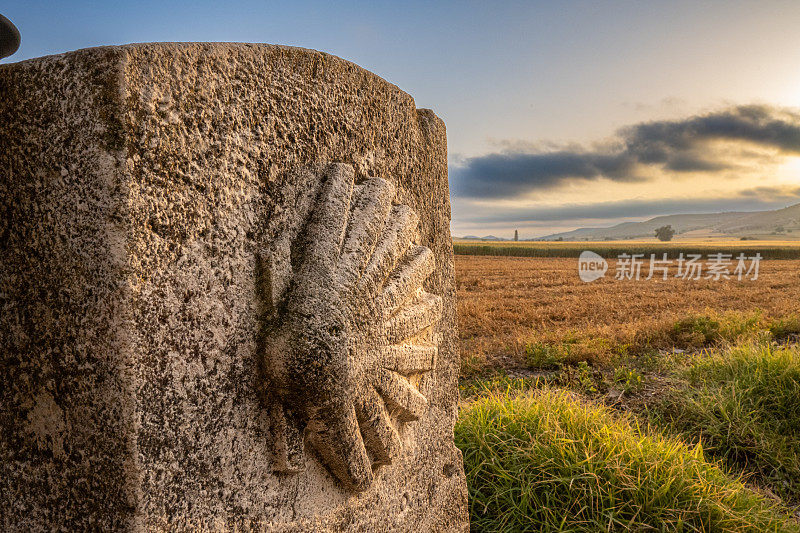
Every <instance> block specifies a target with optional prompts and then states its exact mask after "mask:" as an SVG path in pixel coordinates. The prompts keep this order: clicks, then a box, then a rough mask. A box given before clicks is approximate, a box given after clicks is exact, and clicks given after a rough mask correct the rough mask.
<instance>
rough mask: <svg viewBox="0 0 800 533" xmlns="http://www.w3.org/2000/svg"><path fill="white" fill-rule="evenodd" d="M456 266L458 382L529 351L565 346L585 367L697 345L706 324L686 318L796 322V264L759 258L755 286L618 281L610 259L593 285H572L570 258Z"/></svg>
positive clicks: (522, 360)
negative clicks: (461, 372) (623, 356)
mask: <svg viewBox="0 0 800 533" xmlns="http://www.w3.org/2000/svg"><path fill="white" fill-rule="evenodd" d="M455 265H456V277H457V285H458V316H459V328H460V336H461V350H462V360H463V361H464V373H465V374H471V373H476V372H482V371H483V370H485V369H492V370H497V369H503V368H505V369H509V368H519V367H523V366H526V357H529V356H530V354H531V347H532V346H536V345H537V343H545V344H548V345H553V344H562V345H568V347H569V348H570V350H569V357H570V358H572V359H573V360H575V361H577V360H586V361H589V362H593V361H597V360H598V359H600V360H602V359H604V358H609V357H613V355H614V354H615V353H618V352H620V351H625V352H627V351H630V352H634V353H635V352H637V351H642V350H644V349H647V348H655V349H668V348H669V347H671V346H675V347H681V348H687V349H691V348H692V347H701V346H702V345H703V344H704V343H705V341H707V340H709V339H708V335H707V333H708V332H707V331H706V330H707V329H708V327H709V326H708V325H707V324H705V325H704V324H700V325H699V326H698V325H697V324H693V323H691V317H692V316H695V315H698V316H699V315H702V316H719V317H721V318H720V320H719V321H718V323H717V324H716V326H714V325H713V324H712V326H710V327H716V328H717V329H720V328H728V329H734V330H735V327H736V324H735V323H736V321H737V320H749V321H753V320H756V321H757V320H761V319H763V320H764V327H765V328H775V327H776V326H775V324H780V323H781V322H780V319H786V320H795V321H796V313H797V310H798V303H799V302H800V260H764V261H762V262H761V267H760V274H759V278H758V279H757V280H742V281H737V280H735V279H731V280H720V281H714V280H697V281H694V280H692V281H690V280H684V279H676V278H674V277H671V278H670V279H668V280H666V281H662V280H660V279H658V280H656V279H652V280H638V281H637V280H623V281H618V280H616V279H614V272H615V269H616V264H615V261H613V260H612V261H609V273H608V274H607V276H606V277H605V278H604V279H601V280H598V281H595V282H592V283H583V282H582V281H581V280H580V279H579V278H578V271H577V260H576V259H574V258H552V257H549V258H525V257H491V256H463V255H457V256H456V257H455ZM731 317H734V319H731ZM687 320H689V322H688V323H687V322H686V321H687ZM681 324H683V325H681ZM684 326H685V327H684ZM789 329H792V328H789ZM727 333H728V334H729V335H730V334H732V333H733V334H735V331H733V332H732V333H731V331H728V332H727ZM704 335H705V338H704ZM567 362H569V361H567Z"/></svg>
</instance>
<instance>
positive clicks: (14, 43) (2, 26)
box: [0, 15, 20, 59]
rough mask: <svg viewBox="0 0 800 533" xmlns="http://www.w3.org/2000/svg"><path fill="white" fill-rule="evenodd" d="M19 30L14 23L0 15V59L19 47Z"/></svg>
mask: <svg viewBox="0 0 800 533" xmlns="http://www.w3.org/2000/svg"><path fill="white" fill-rule="evenodd" d="M19 39H20V37H19V30H18V29H17V27H16V26H14V24H13V23H12V22H11V21H10V20H8V19H7V18H5V17H4V16H3V15H0V59H2V58H4V57H8V56H10V55H11V54H13V53H14V52H16V51H17V49H18V48H19Z"/></svg>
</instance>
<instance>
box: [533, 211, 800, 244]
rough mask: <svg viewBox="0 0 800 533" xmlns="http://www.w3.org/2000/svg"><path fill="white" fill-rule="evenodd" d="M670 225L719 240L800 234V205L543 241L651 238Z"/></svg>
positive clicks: (667, 219) (655, 221)
mask: <svg viewBox="0 0 800 533" xmlns="http://www.w3.org/2000/svg"><path fill="white" fill-rule="evenodd" d="M666 225H671V226H672V228H673V229H674V230H675V231H676V232H677V233H678V235H680V234H682V233H688V232H690V231H691V232H694V231H705V232H709V233H712V234H716V235H719V236H720V237H724V236H727V237H738V238H741V237H748V236H752V237H764V236H773V237H774V236H775V235H779V236H780V235H783V236H787V235H792V233H795V232H797V233H800V204H796V205H793V206H790V207H786V208H784V209H778V210H776V211H749V212H728V213H706V214H693V215H666V216H660V217H655V218H651V219H650V220H646V221H644V222H623V223H622V224H617V225H616V226H612V227H610V228H580V229H576V230H573V231H567V232H563V233H554V234H552V235H547V236H546V237H541V239H540V240H545V241H552V240H556V239H563V240H565V241H582V240H590V241H602V240H606V239H609V240H620V239H641V238H651V237H653V236H654V234H655V230H656V228H659V227H661V226H666Z"/></svg>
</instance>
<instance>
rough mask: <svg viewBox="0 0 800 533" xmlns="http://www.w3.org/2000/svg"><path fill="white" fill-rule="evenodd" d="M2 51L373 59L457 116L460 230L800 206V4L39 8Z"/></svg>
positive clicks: (21, 16)
mask: <svg viewBox="0 0 800 533" xmlns="http://www.w3.org/2000/svg"><path fill="white" fill-rule="evenodd" d="M0 12H1V13H2V14H4V15H5V16H7V17H8V18H10V19H11V20H12V21H13V22H14V23H15V24H16V25H17V27H18V28H19V29H20V32H21V34H22V45H21V47H20V50H19V52H17V54H16V55H14V56H12V57H11V58H7V59H5V60H3V62H10V61H18V60H21V59H27V58H32V57H38V56H41V55H47V54H54V53H60V52H64V51H68V50H74V49H78V48H85V47H89V46H98V45H104V44H123V43H129V42H152V41H238V42H268V43H275V44H285V45H294V46H302V47H306V48H314V49H317V50H321V51H325V52H329V53H332V54H335V55H337V56H340V57H343V58H345V59H348V60H351V61H353V62H355V63H357V64H358V65H360V66H362V67H364V68H366V69H368V70H371V71H372V72H375V73H376V74H378V75H380V76H382V77H383V78H385V79H387V80H389V81H390V82H392V83H394V84H396V85H398V86H399V87H400V88H402V89H403V90H405V91H406V92H408V93H409V94H411V95H412V96H413V97H414V98H415V101H416V103H417V106H418V107H426V108H431V109H433V110H434V111H435V112H436V113H437V114H438V115H439V116H440V117H442V118H443V119H444V121H445V123H446V124H447V130H448V154H449V156H448V157H449V171H450V187H451V201H452V206H453V221H452V225H451V228H452V232H453V234H454V235H456V236H462V235H467V234H472V235H479V236H483V235H488V234H493V235H498V236H501V237H511V236H512V235H513V233H514V230H515V229H518V230H519V233H520V238H531V237H537V236H542V235H546V234H548V233H554V232H558V231H563V230H570V229H574V228H577V227H584V226H610V225H613V224H616V223H619V222H622V221H628V220H644V219H647V218H651V217H652V216H656V215H663V214H676V213H697V212H718V211H734V210H737V211H738V210H741V211H753V210H760V209H776V208H780V207H785V206H788V205H792V204H795V203H800V32H798V31H797V29H798V28H800V2H797V1H768V0H761V1H759V2H737V1H732V0H728V1H724V2H709V1H700V0H695V1H690V2H683V1H670V2H648V1H643V0H640V1H630V2H621V1H605V2H599V1H591V2H588V1H587V2H580V1H559V2H550V1H547V2H535V1H528V2H494V3H492V2H435V3H434V2H414V1H412V2H382V1H374V2H349V3H339V4H336V5H333V4H332V3H328V2H263V1H261V2H258V1H238V2H237V1H229V2H219V1H214V2H210V1H205V0H200V1H198V0H195V1H193V2H180V1H178V2H163V1H161V2H156V1H151V0H145V1H141V2H117V1H105V2H89V1H74V2H58V3H55V2H52V1H50V2H43V1H36V0H33V1H32V0H27V1H25V2H17V3H14V4H11V5H7V6H0Z"/></svg>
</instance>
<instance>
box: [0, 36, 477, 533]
mask: <svg viewBox="0 0 800 533" xmlns="http://www.w3.org/2000/svg"><path fill="white" fill-rule="evenodd" d="M0 94H2V95H3V98H2V99H0V146H1V147H2V150H0V215H2V218H1V219H0V243H2V250H3V253H2V255H0V307H1V308H2V315H1V316H0V350H2V352H1V353H0V385H1V387H0V428H1V429H2V434H0V525H1V526H2V529H3V530H4V531H27V530H34V531H35V530H43V529H48V530H49V529H53V528H54V529H59V528H60V529H63V530H65V531H78V530H113V529H116V530H151V531H181V530H214V531H217V530H239V531H248V530H255V531H260V530H275V531H341V530H345V531H412V530H413V531H464V530H466V529H467V522H466V521H467V517H466V488H465V480H464V474H463V469H462V465H461V457H460V454H459V452H458V450H457V449H456V448H455V447H454V446H453V442H452V428H453V424H454V421H455V417H456V404H457V395H458V392H457V386H456V380H457V373H458V372H457V369H458V363H457V353H456V343H455V315H454V298H455V291H454V285H453V267H452V251H451V244H450V236H449V218H450V207H449V198H448V186H447V167H446V139H445V128H444V125H443V123H442V122H441V121H440V120H439V119H438V118H437V117H436V116H435V115H434V114H433V113H432V112H431V111H428V110H417V109H416V108H415V106H414V101H413V99H412V98H411V97H410V96H408V95H407V94H405V93H403V92H402V91H400V90H399V89H398V88H397V87H395V86H393V85H391V84H389V83H387V82H385V81H384V80H382V79H380V78H378V77H377V76H375V75H373V74H371V73H369V72H366V71H364V70H363V69H361V68H359V67H357V66H355V65H353V64H351V63H349V62H347V61H344V60H341V59H338V58H336V57H332V56H329V55H326V54H322V53H319V52H315V51H310V50H302V49H295V48H285V47H277V46H268V45H228V44H152V45H131V46H123V47H107V48H96V49H89V50H82V51H78V52H74V53H69V54H64V55H60V56H53V57H46V58H41V59H36V60H31V61H25V62H22V63H16V64H8V65H0ZM371 265H373V266H371ZM374 265H378V266H374ZM362 280H364V281H362ZM323 311H324V312H323ZM303 435H305V438H304V437H303Z"/></svg>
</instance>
